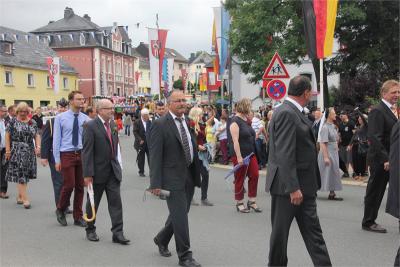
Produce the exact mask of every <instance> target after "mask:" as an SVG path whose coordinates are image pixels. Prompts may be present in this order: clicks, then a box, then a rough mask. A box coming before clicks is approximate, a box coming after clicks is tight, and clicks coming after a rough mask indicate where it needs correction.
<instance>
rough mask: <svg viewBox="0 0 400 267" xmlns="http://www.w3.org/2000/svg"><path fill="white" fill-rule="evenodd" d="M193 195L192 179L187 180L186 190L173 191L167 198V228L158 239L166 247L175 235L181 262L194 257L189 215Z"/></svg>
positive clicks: (162, 230) (158, 235) (160, 233)
mask: <svg viewBox="0 0 400 267" xmlns="http://www.w3.org/2000/svg"><path fill="white" fill-rule="evenodd" d="M193 194H194V184H193V181H192V178H191V177H189V178H188V179H187V182H186V189H185V190H181V191H171V194H170V196H169V197H168V198H167V205H168V210H169V216H168V219H167V221H166V222H165V227H164V228H163V229H161V231H160V232H159V233H158V234H157V239H158V240H159V242H160V243H161V244H162V245H164V246H168V244H169V241H170V240H171V238H172V235H175V244H176V251H177V253H178V257H179V259H181V260H185V259H190V258H191V257H192V252H191V251H190V238H189V221H188V213H189V209H190V202H191V201H192V198H193Z"/></svg>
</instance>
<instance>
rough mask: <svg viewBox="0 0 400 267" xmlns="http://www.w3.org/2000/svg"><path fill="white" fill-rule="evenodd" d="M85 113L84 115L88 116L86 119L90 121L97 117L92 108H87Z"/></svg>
mask: <svg viewBox="0 0 400 267" xmlns="http://www.w3.org/2000/svg"><path fill="white" fill-rule="evenodd" d="M85 113H86V115H88V117H89V118H90V119H91V120H93V119H94V118H96V116H97V112H96V110H95V109H94V108H93V107H92V106H88V107H87V108H86V111H85Z"/></svg>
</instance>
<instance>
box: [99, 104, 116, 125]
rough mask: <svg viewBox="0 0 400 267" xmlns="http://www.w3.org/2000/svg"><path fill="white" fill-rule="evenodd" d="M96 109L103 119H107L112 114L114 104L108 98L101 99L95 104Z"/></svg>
mask: <svg viewBox="0 0 400 267" xmlns="http://www.w3.org/2000/svg"><path fill="white" fill-rule="evenodd" d="M96 111H97V114H98V115H99V116H100V117H101V118H102V119H103V120H104V121H109V120H110V119H111V118H112V117H113V115H114V104H113V103H112V102H111V101H110V100H108V99H101V100H99V101H98V102H97V104H96Z"/></svg>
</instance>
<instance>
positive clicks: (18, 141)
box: [5, 102, 40, 209]
mask: <svg viewBox="0 0 400 267" xmlns="http://www.w3.org/2000/svg"><path fill="white" fill-rule="evenodd" d="M15 112H16V115H17V116H16V118H13V119H11V120H10V121H9V123H8V125H7V128H6V152H5V159H6V160H7V161H8V166H7V173H6V180H7V181H9V182H13V183H17V190H18V197H17V204H23V206H24V207H25V209H30V208H31V204H30V201H29V197H28V194H27V187H28V182H29V181H30V180H32V179H36V171H37V166H36V156H39V155H40V135H39V133H38V128H37V125H36V122H35V121H34V120H32V119H28V117H27V116H28V112H29V107H28V104H26V103H25V102H19V104H18V105H17V107H16V109H15Z"/></svg>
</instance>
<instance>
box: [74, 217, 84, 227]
mask: <svg viewBox="0 0 400 267" xmlns="http://www.w3.org/2000/svg"><path fill="white" fill-rule="evenodd" d="M74 225H76V226H80V227H86V226H87V223H86V222H85V220H83V219H82V218H80V219H78V220H75V221H74Z"/></svg>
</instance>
